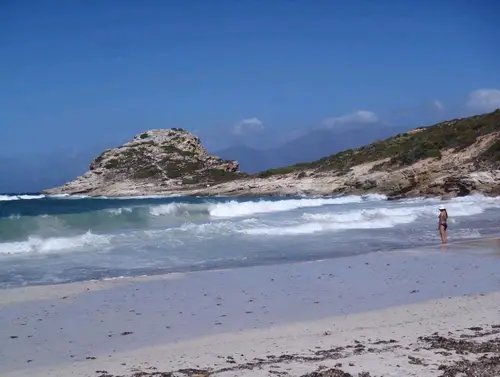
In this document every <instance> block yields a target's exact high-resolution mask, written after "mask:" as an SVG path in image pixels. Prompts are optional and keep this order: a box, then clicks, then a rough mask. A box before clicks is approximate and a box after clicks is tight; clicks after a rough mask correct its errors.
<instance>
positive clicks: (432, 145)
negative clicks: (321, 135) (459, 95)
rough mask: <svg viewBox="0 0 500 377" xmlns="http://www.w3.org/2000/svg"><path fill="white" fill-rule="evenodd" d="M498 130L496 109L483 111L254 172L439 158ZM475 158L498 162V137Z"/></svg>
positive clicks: (343, 167) (340, 168)
mask: <svg viewBox="0 0 500 377" xmlns="http://www.w3.org/2000/svg"><path fill="white" fill-rule="evenodd" d="M499 131H500V109H498V110H496V111H494V112H491V113H487V114H482V115H476V116H472V117H468V118H461V119H454V120H451V121H446V122H442V123H438V124H436V125H433V126H429V127H424V128H421V129H418V130H416V132H407V133H403V134H399V135H396V136H393V137H390V138H388V139H385V140H381V141H376V142H374V143H372V144H369V145H366V146H363V147H361V148H358V149H348V150H345V151H343V152H339V153H336V154H334V155H331V156H329V157H324V158H322V159H319V160H316V161H313V162H310V163H300V164H296V165H292V166H286V167H283V168H277V169H271V170H266V171H263V172H260V173H258V174H257V175H256V176H257V177H261V178H264V177H269V176H272V175H277V174H287V173H292V172H294V171H300V170H304V169H315V170H318V171H332V170H333V171H337V172H339V173H340V174H345V173H347V172H348V171H349V169H351V168H352V167H353V166H356V165H359V164H363V163H367V162H374V161H377V160H382V159H389V160H388V161H387V162H385V163H383V164H379V165H377V166H375V167H374V169H391V168H399V167H404V166H408V165H411V164H413V163H415V162H417V161H419V160H423V159H426V158H436V159H440V158H441V152H442V151H444V150H447V149H454V150H455V151H457V152H458V151H460V150H462V149H465V148H467V147H469V146H470V145H472V144H474V143H475V142H476V140H477V138H479V137H481V136H484V135H488V134H490V133H492V132H499ZM476 162H477V163H479V164H488V165H491V166H496V167H498V166H499V165H500V141H499V140H496V141H495V142H493V143H492V144H491V145H490V146H489V147H488V148H487V149H486V150H485V151H483V152H482V153H481V154H480V155H479V156H478V158H477V160H476Z"/></svg>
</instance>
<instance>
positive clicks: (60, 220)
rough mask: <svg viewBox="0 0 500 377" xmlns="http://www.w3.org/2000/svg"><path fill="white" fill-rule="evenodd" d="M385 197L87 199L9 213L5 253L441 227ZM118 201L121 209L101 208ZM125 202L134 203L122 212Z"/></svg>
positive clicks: (464, 207)
mask: <svg viewBox="0 0 500 377" xmlns="http://www.w3.org/2000/svg"><path fill="white" fill-rule="evenodd" d="M33 199H36V198H33ZM384 199H385V197H384V196H380V195H369V196H363V197H360V196H344V197H337V198H304V199H282V200H276V199H274V200H273V199H260V200H229V201H227V200H226V201H222V200H221V201H217V200H213V199H212V200H209V201H207V200H206V199H196V200H194V199H193V200H191V202H189V201H184V202H183V201H175V199H169V200H170V202H168V203H161V202H160V203H158V202H157V201H156V200H153V201H152V202H143V203H145V204H140V203H139V204H138V202H136V201H131V202H117V201H99V202H100V204H99V206H97V207H95V208H94V207H92V208H93V209H92V210H80V211H76V208H79V207H78V205H83V204H81V203H84V201H82V202H81V203H80V204H78V203H76V204H74V202H73V201H69V202H68V201H66V200H62V202H65V203H63V204H61V206H62V207H61V208H62V209H60V210H58V211H59V212H57V213H50V211H48V212H49V213H41V214H38V215H33V216H26V215H20V214H16V213H7V214H6V215H5V214H4V217H0V255H2V254H4V255H5V254H10V255H16V254H32V253H36V254H48V253H65V252H70V251H85V252H88V251H89V250H93V251H96V252H103V251H106V250H108V249H109V248H113V247H122V248H126V247H134V248H137V247H143V246H144V245H146V246H147V247H153V248H159V247H165V248H167V249H168V248H170V247H174V246H175V245H177V246H179V245H185V244H188V243H190V242H194V240H198V241H199V240H203V239H211V240H215V239H216V240H218V241H217V242H220V243H221V246H220V247H222V248H223V247H224V246H223V245H224V242H226V241H224V240H226V238H227V237H232V239H235V238H234V237H238V236H239V237H246V238H250V239H252V240H259V238H258V237H262V236H266V237H269V236H281V237H282V236H295V235H297V236H299V235H309V234H316V233H321V232H340V231H348V230H355V229H358V230H367V229H387V228H394V227H398V226H405V225H407V224H412V223H419V224H432V227H434V226H435V224H434V222H435V221H436V219H437V210H436V207H437V204H438V202H439V201H438V200H436V199H418V200H416V199H411V200H407V201H400V202H387V201H385V200H384ZM13 200H19V199H13ZM52 200H53V201H54V202H53V203H56V202H57V200H54V199H52ZM59 202H61V201H59ZM59 202H58V203H59ZM71 202H73V204H72V203H71ZM94 202H95V201H94ZM94 202H92V203H94ZM111 202H113V203H115V204H114V205H111V206H110V207H109V208H102V207H103V206H104V205H105V204H106V203H111ZM117 203H119V204H118V206H117ZM122 203H123V204H125V203H127V204H129V203H132V205H128V206H119V205H120V204H122ZM59 204H60V203H59ZM51 205H55V204H51ZM92 205H94V204H92ZM106 205H107V204H106ZM67 206H74V207H71V208H73V210H72V211H66V207H67ZM42 208H46V209H48V208H49V207H42ZM50 208H52V207H50ZM96 208H100V209H96ZM447 208H448V210H449V213H450V216H451V220H450V222H453V221H455V219H456V218H457V219H459V218H460V217H465V216H474V215H478V214H481V213H482V212H484V211H485V210H486V209H488V208H500V200H499V199H496V198H487V197H482V196H471V197H466V198H458V199H453V200H451V201H449V202H447ZM420 219H422V221H420ZM255 236H258V237H255ZM225 237H226V238H225ZM200 242H201V241H200ZM252 242H253V241H252ZM146 246H144V247H146Z"/></svg>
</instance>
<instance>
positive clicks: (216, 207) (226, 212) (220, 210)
mask: <svg viewBox="0 0 500 377" xmlns="http://www.w3.org/2000/svg"><path fill="white" fill-rule="evenodd" d="M362 201H363V198H362V197H360V196H345V197H340V198H330V199H287V200H275V201H271V200H259V201H248V202H237V201H230V202H227V203H218V204H213V205H212V206H211V207H210V215H211V216H213V217H240V216H249V215H253V214H258V213H270V212H284V211H291V210H294V209H299V208H306V207H321V206H325V205H333V204H348V203H360V202H362Z"/></svg>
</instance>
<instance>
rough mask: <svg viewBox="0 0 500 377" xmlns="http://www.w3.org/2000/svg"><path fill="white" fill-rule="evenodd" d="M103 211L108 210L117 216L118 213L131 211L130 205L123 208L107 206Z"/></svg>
mask: <svg viewBox="0 0 500 377" xmlns="http://www.w3.org/2000/svg"><path fill="white" fill-rule="evenodd" d="M105 211H106V212H108V213H110V214H112V215H116V216H118V215H121V214H123V213H125V212H129V213H130V212H132V208H130V207H124V208H107V209H105Z"/></svg>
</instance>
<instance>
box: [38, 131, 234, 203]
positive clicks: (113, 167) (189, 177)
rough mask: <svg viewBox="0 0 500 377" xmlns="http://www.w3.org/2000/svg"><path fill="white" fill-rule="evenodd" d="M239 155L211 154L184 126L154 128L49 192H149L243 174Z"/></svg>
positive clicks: (97, 159)
mask: <svg viewBox="0 0 500 377" xmlns="http://www.w3.org/2000/svg"><path fill="white" fill-rule="evenodd" d="M238 168H239V166H238V163H237V162H236V161H228V160H222V159H220V158H219V157H217V156H214V155H211V154H209V153H208V152H207V151H206V149H205V148H204V147H203V146H202V144H201V142H200V140H199V138H197V137H196V136H194V135H192V134H191V133H189V132H187V131H184V130H182V129H179V128H173V129H159V130H150V131H147V132H145V133H142V134H139V135H136V136H135V137H134V138H133V139H132V140H131V141H130V142H128V143H125V144H124V145H122V146H120V147H117V148H112V149H108V150H106V151H104V152H103V153H102V154H101V155H100V156H98V157H96V158H95V159H94V160H93V161H92V162H91V164H90V166H89V170H88V171H87V172H86V173H85V174H84V175H82V176H80V177H78V178H77V179H76V180H74V181H72V182H69V183H66V184H65V185H64V186H62V187H57V188H54V189H50V190H46V193H47V194H86V195H144V194H151V193H158V192H164V191H169V190H179V189H180V188H185V187H191V186H196V187H200V186H205V187H206V186H207V185H213V184H218V183H221V182H225V181H228V180H236V179H240V178H242V177H243V176H244V174H243V173H241V172H239V170H238Z"/></svg>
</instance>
